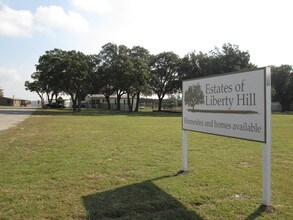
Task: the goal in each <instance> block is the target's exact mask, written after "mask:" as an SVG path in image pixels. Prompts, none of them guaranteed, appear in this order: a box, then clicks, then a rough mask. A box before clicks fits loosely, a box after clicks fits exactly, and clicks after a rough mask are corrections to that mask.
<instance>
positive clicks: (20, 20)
mask: <svg viewBox="0 0 293 220" xmlns="http://www.w3.org/2000/svg"><path fill="white" fill-rule="evenodd" d="M32 28H33V15H32V13H31V12H30V11H26V10H19V11H16V10H13V9H11V8H9V7H8V6H3V7H2V8H1V9H0V35H8V36H15V37H23V36H30V35H31V31H32Z"/></svg>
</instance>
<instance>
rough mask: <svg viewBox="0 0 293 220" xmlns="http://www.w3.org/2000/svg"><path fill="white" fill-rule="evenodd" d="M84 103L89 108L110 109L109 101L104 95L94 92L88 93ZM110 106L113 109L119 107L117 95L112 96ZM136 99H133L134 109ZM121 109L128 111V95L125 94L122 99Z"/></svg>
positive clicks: (133, 107)
mask: <svg viewBox="0 0 293 220" xmlns="http://www.w3.org/2000/svg"><path fill="white" fill-rule="evenodd" d="M84 104H85V105H86V106H87V107H89V108H96V109H108V103H107V100H106V98H105V96H104V95H102V94H93V95H87V96H86V98H85V102H84ZM110 106H111V109H112V110H116V109H117V95H111V96H110ZM135 106H136V99H134V101H133V106H132V110H134V109H135ZM120 110H123V111H128V103H127V96H126V95H123V96H122V97H121V99H120Z"/></svg>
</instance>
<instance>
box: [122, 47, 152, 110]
mask: <svg viewBox="0 0 293 220" xmlns="http://www.w3.org/2000/svg"><path fill="white" fill-rule="evenodd" d="M130 58H131V62H132V65H133V68H132V72H129V75H128V86H127V89H126V93H127V100H128V109H129V111H130V112H131V111H132V109H133V103H134V99H135V98H136V106H135V111H138V109H139V101H140V94H141V92H146V91H147V79H148V75H149V60H150V54H149V51H148V50H147V49H145V48H143V47H139V46H135V47H133V48H132V49H131V51H130Z"/></svg>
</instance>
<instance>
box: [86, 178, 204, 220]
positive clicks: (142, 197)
mask: <svg viewBox="0 0 293 220" xmlns="http://www.w3.org/2000/svg"><path fill="white" fill-rule="evenodd" d="M170 177H172V176H163V177H159V178H156V179H151V180H146V181H143V182H140V183H135V184H132V185H128V186H123V187H120V188H117V189H114V190H109V191H105V192H100V193H95V194H92V195H86V196H83V197H82V200H83V203H84V207H85V209H86V211H87V215H88V216H87V217H88V219H113V218H119V219H203V218H202V217H200V216H199V215H198V214H196V213H195V212H193V211H190V210H188V209H187V208H186V207H185V206H183V205H182V204H181V203H180V202H179V201H178V200H177V199H175V198H174V197H172V196H171V195H169V194H168V193H166V192H164V191H163V190H161V189H160V188H159V187H158V186H156V185H155V184H154V183H153V181H155V180H159V179H164V178H170Z"/></svg>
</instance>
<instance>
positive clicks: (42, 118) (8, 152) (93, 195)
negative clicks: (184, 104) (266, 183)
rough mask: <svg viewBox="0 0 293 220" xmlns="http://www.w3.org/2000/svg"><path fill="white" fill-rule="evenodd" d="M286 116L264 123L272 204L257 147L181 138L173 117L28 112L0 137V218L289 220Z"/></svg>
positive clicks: (290, 121) (291, 143)
mask: <svg viewBox="0 0 293 220" xmlns="http://www.w3.org/2000/svg"><path fill="white" fill-rule="evenodd" d="M292 134H293V115H288V114H284V115H283V114H276V115H273V146H272V204H273V208H271V209H269V210H265V209H263V208H262V207H260V204H261V202H262V194H261V144H259V143H254V142H249V141H243V140H237V139H232V138H225V137H219V136H213V135H206V134H199V133H189V169H190V172H188V173H187V174H178V173H177V172H178V171H179V170H180V169H181V115H180V114H170V113H169V114H168V113H152V112H146V113H145V112H142V113H132V114H129V113H121V112H107V111H90V110H84V111H83V112H81V113H75V114H73V113H72V112H70V110H63V111H57V110H46V111H44V112H41V111H40V112H36V114H34V115H33V116H31V117H30V118H29V119H27V120H26V121H24V122H23V123H21V124H19V126H17V127H15V128H11V129H9V130H7V131H2V132H0V165H1V174H0V184H1V194H0V219H46V218H52V219H111V218H120V219H255V218H257V217H258V218H259V219H293V211H292V202H293V201H292V198H293V192H292V189H291V186H292V184H293V178H292V177H293V174H292V163H293V161H292V158H293V138H292Z"/></svg>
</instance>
